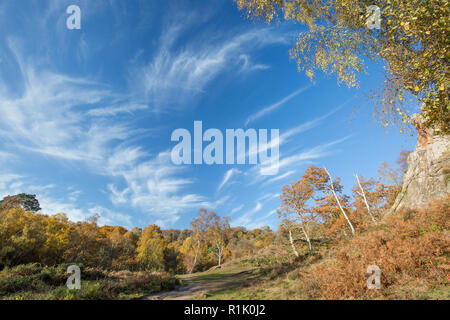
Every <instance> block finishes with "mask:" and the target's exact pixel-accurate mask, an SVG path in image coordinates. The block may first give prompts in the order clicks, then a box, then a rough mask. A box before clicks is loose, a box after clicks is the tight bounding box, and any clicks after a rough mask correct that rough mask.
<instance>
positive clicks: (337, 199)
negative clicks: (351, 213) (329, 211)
mask: <svg viewBox="0 0 450 320" xmlns="http://www.w3.org/2000/svg"><path fill="white" fill-rule="evenodd" d="M325 171H326V172H327V174H328V176H329V177H330V186H331V191H332V192H333V195H334V198H335V199H336V201H337V203H338V206H339V209H341V212H342V214H343V215H344V217H345V219H346V220H347V222H348V225H349V226H350V229H351V230H352V234H353V235H355V228H353V225H352V223H351V221H350V219H349V218H348V217H347V214H346V213H345V211H344V208H342V206H341V202H340V201H339V198H338V196H337V194H336V192H335V191H334V184H333V178H332V177H331V175H330V173H329V172H328V169H327V168H325Z"/></svg>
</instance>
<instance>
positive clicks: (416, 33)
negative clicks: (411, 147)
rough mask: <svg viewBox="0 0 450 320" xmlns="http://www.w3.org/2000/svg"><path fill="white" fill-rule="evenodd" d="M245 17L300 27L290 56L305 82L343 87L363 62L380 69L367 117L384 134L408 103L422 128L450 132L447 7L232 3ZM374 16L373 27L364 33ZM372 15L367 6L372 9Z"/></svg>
mask: <svg viewBox="0 0 450 320" xmlns="http://www.w3.org/2000/svg"><path fill="white" fill-rule="evenodd" d="M235 1H236V3H237V5H238V8H239V9H240V10H243V11H244V12H245V13H246V15H247V17H248V18H261V19H264V20H265V21H266V22H267V23H271V22H272V21H274V20H276V21H281V20H282V19H284V20H294V21H298V22H300V23H302V24H304V25H306V26H307V27H308V30H307V31H305V32H301V33H299V34H298V37H297V40H296V43H295V46H294V47H293V48H292V49H291V52H290V53H291V57H292V58H293V59H295V60H296V61H297V64H298V68H299V70H303V71H305V72H306V74H307V75H308V76H309V77H310V78H314V76H315V74H316V72H317V71H322V72H324V73H326V74H334V75H336V76H337V79H338V81H339V82H342V83H345V84H346V85H347V86H349V87H357V86H358V85H359V82H358V79H357V75H358V74H359V73H360V72H363V71H364V70H365V65H366V63H365V61H367V60H369V61H376V60H382V61H384V63H385V81H384V85H383V86H382V87H381V88H380V90H379V91H376V92H375V93H374V95H373V96H372V97H373V98H375V100H374V102H375V103H374V105H375V113H376V115H377V118H378V120H379V121H380V122H381V124H382V125H383V126H385V127H387V126H388V125H391V124H400V127H401V131H402V132H403V131H404V129H405V128H406V126H409V123H410V116H411V113H412V112H411V110H410V109H409V107H410V106H411V104H409V103H407V101H408V100H410V99H411V100H412V101H414V99H413V98H416V99H417V101H418V102H419V104H420V113H421V114H422V116H423V118H424V120H425V125H426V126H427V127H430V128H433V129H435V130H436V131H437V132H438V133H441V134H448V133H450V126H449V123H450V111H449V108H450V100H449V93H450V88H449V61H450V59H449V58H450V52H449V42H450V40H449V39H450V37H449V34H450V32H449V28H450V25H449V18H448V17H449V16H450V9H449V3H448V1H447V0H235ZM370 6H377V7H378V8H379V9H380V18H381V20H380V28H379V29H377V28H369V27H368V23H371V22H372V21H373V20H372V17H373V15H374V14H375V13H374V11H371V10H368V8H369V7H370ZM372 8H374V7H372Z"/></svg>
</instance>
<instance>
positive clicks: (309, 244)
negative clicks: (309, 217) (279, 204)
mask: <svg viewBox="0 0 450 320" xmlns="http://www.w3.org/2000/svg"><path fill="white" fill-rule="evenodd" d="M302 231H303V234H304V235H305V238H306V241H307V242H308V247H309V252H312V245H311V240H310V239H309V237H308V233H307V232H306V229H305V226H304V225H303V221H302Z"/></svg>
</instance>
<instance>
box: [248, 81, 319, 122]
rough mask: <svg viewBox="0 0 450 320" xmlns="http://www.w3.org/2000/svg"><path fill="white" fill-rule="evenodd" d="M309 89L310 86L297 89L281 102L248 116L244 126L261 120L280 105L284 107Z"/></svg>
mask: <svg viewBox="0 0 450 320" xmlns="http://www.w3.org/2000/svg"><path fill="white" fill-rule="evenodd" d="M311 87H312V85H307V86H305V87H302V88H299V89H297V90H295V91H294V92H292V93H290V94H289V95H287V96H286V97H284V98H282V99H281V100H279V101H277V102H275V103H273V104H271V105H270V106H267V107H264V108H263V109H261V110H259V111H258V112H256V113H254V114H252V115H250V116H249V117H248V118H247V120H246V121H245V126H248V125H249V123H250V122H253V121H255V120H257V119H259V118H262V117H264V116H266V115H268V114H269V113H271V112H273V111H275V110H276V109H278V108H280V107H281V106H282V105H284V104H285V103H287V102H288V101H290V100H292V99H293V98H295V97H296V96H298V95H299V94H300V93H302V92H305V91H306V90H308V89H309V88H311Z"/></svg>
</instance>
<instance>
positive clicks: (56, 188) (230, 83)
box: [0, 0, 415, 228]
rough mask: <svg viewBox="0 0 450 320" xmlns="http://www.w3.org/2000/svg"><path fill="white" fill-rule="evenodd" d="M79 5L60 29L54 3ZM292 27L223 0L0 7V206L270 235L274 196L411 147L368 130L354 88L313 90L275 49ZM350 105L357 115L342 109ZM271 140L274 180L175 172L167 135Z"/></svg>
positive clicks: (229, 171) (254, 173) (409, 140)
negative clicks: (15, 197)
mask: <svg viewBox="0 0 450 320" xmlns="http://www.w3.org/2000/svg"><path fill="white" fill-rule="evenodd" d="M72 4H75V5H78V6H79V7H80V8H81V30H68V29H67V27H66V19H67V17H68V16H69V15H68V14H67V13H66V8H67V7H68V6H69V5H72ZM301 30H302V28H301V26H299V25H296V24H281V25H279V26H278V27H269V26H267V25H265V24H262V23H255V22H251V21H247V20H245V19H244V18H243V17H242V16H241V13H240V12H238V10H237V8H236V6H235V4H233V3H232V1H225V0H223V1H222V0H217V1H207V2H206V1H168V2H166V1H146V0H142V1H138V0H128V1H118V0H109V1H106V0H97V1H76V0H68V1H66V0H55V1H44V0H35V1H32V0H21V1H7V0H2V1H0V196H1V197H3V196H5V195H8V194H16V193H19V192H27V193H35V194H36V195H37V196H38V199H39V200H40V202H41V207H42V208H43V212H45V213H49V214H53V213H57V212H64V213H66V214H67V215H68V216H69V217H70V218H71V219H72V220H75V221H77V220H83V219H86V218H87V217H90V216H92V215H93V214H99V215H100V216H101V219H100V223H102V224H112V225H124V226H126V227H132V226H139V227H144V226H146V225H149V224H151V223H157V224H159V225H161V226H162V227H164V228H186V227H188V225H189V222H190V220H191V219H192V218H193V217H194V216H195V215H196V212H197V211H198V209H200V208H202V207H206V208H208V209H210V210H215V211H216V212H217V213H218V214H219V215H226V216H230V217H231V221H232V224H233V225H243V226H245V227H247V228H255V227H260V226H264V225H269V226H271V227H272V228H276V227H277V224H278V218H277V216H276V213H275V210H276V209H277V208H278V206H279V193H280V190H281V186H282V185H283V184H286V183H288V182H289V181H291V180H292V179H295V178H299V177H300V176H301V174H302V173H303V171H304V170H305V168H306V167H307V166H308V165H316V166H326V167H327V168H328V169H329V170H330V171H331V173H332V174H333V175H335V176H340V177H341V178H342V179H343V184H344V186H345V188H346V190H347V191H349V190H350V189H351V187H352V185H353V184H354V182H355V181H354V178H353V174H354V173H358V174H360V175H363V176H366V177H369V176H373V177H375V176H376V175H377V173H376V169H377V168H378V166H379V165H380V163H381V162H382V161H385V160H386V161H388V162H391V163H394V161H395V159H396V157H397V156H398V154H399V152H400V150H403V149H412V148H413V145H414V143H415V141H414V138H413V137H410V136H408V135H401V134H399V133H397V131H396V130H395V129H394V130H391V131H390V132H389V134H387V132H386V131H385V130H384V129H383V128H382V127H380V126H379V125H377V124H376V123H375V122H374V121H373V119H372V109H371V108H370V105H368V103H367V99H368V98H367V96H368V94H369V89H371V88H377V87H378V86H380V85H381V83H382V79H383V78H382V73H381V72H382V66H381V65H377V64H373V65H369V67H368V69H367V74H365V75H363V76H362V77H361V78H360V81H361V87H360V88H359V89H348V88H346V87H345V86H339V85H338V84H337V82H336V79H335V78H334V77H328V78H327V77H324V76H319V77H318V78H317V80H316V82H315V83H314V84H313V83H311V82H310V81H309V79H308V78H307V77H306V76H305V75H303V74H302V73H299V72H297V67H296V64H295V61H291V60H289V53H288V50H289V49H290V48H291V47H292V45H293V41H294V40H295V35H296V33H298V32H299V31H301ZM355 108H356V109H355ZM195 120H201V121H202V122H203V127H204V129H207V128H217V129H219V130H222V131H223V132H225V129H228V128H236V129H237V128H255V129H261V128H265V129H271V128H276V129H280V136H281V137H283V139H282V141H281V142H280V170H279V172H278V174H277V175H275V176H263V175H261V174H260V172H259V170H257V167H255V166H254V165H205V164H203V165H180V166H175V165H173V164H172V162H171V160H170V151H171V149H172V148H173V147H174V146H175V145H176V143H174V142H171V140H170V137H171V133H172V131H173V130H175V129H177V128H185V129H188V130H190V131H191V132H192V130H193V124H194V121H195Z"/></svg>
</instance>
